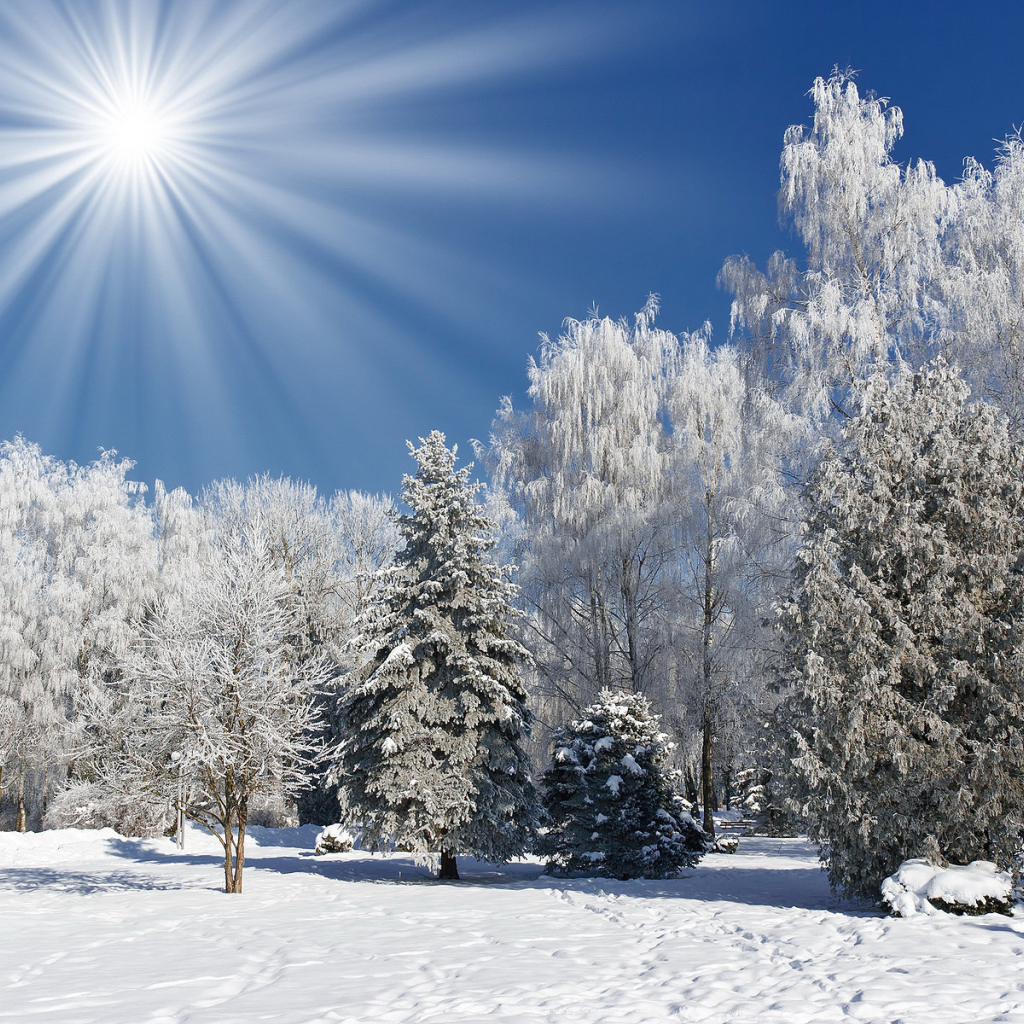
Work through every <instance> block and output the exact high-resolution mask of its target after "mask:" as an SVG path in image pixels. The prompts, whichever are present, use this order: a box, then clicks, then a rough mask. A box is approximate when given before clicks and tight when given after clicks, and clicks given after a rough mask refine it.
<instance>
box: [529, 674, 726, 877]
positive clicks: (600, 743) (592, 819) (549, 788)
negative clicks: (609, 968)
mask: <svg viewBox="0 0 1024 1024" xmlns="http://www.w3.org/2000/svg"><path fill="white" fill-rule="evenodd" d="M554 742H555V753H554V758H553V759H552V762H551V765H550V767H549V768H548V769H547V771H545V773H544V778H543V786H544V795H543V800H544V806H545V809H546V810H547V812H548V816H549V819H550V828H549V830H548V832H547V834H546V835H544V836H543V837H542V839H541V841H540V844H539V847H540V852H541V853H542V854H543V855H544V856H547V857H548V871H549V872H550V873H551V874H557V875H567V874H573V873H577V872H579V873H582V874H588V875H603V876H606V877H609V878H623V879H624V878H668V877H670V876H671V875H674V874H675V873H676V872H678V871H679V870H680V869H681V868H686V867H692V866H693V865H694V864H696V863H697V861H698V860H700V858H701V856H702V855H703V854H704V852H705V849H706V846H707V842H706V837H705V834H704V832H703V831H701V829H700V827H699V826H698V825H697V824H696V823H695V822H694V821H693V819H692V818H691V817H690V815H689V812H688V811H686V810H684V809H683V808H684V806H685V805H681V804H680V803H679V802H678V800H677V798H676V794H675V791H674V788H673V785H672V784H673V782H674V780H675V777H676V775H677V774H678V773H677V772H675V771H673V769H672V768H671V767H670V766H669V763H668V755H669V752H670V750H671V749H672V748H671V745H670V744H669V742H668V737H667V736H666V735H665V734H664V733H663V732H661V731H659V729H658V717H657V716H656V715H654V714H652V712H651V707H650V704H648V702H647V699H646V698H645V697H643V696H642V695H641V694H639V693H625V692H624V693H612V692H611V691H610V690H602V691H601V694H600V697H599V699H598V702H597V703H596V704H592V705H591V706H590V707H588V708H586V709H584V711H583V717H582V719H580V720H579V721H576V722H573V723H572V724H571V725H566V726H562V728H560V729H558V730H557V731H556V732H555V736H554Z"/></svg>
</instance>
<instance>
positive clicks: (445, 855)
mask: <svg viewBox="0 0 1024 1024" xmlns="http://www.w3.org/2000/svg"><path fill="white" fill-rule="evenodd" d="M437 877H438V878H439V879H442V880H445V881H454V882H457V881H458V880H459V869H458V867H457V866H456V864H455V854H453V853H449V852H448V851H447V850H442V851H441V869H440V870H439V871H438V873H437Z"/></svg>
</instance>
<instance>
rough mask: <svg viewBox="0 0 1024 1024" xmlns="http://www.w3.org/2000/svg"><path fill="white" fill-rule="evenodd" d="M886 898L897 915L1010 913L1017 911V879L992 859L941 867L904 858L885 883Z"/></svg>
mask: <svg viewBox="0 0 1024 1024" xmlns="http://www.w3.org/2000/svg"><path fill="white" fill-rule="evenodd" d="M882 902H883V903H886V904H888V906H889V909H890V910H891V911H892V914H893V916H895V917H911V916H913V915H914V914H934V913H936V912H937V911H945V912H946V913H948V914H970V915H978V914H1006V915H1007V916H1009V915H1010V914H1011V913H1012V912H1013V902H1014V901H1013V879H1012V878H1011V877H1010V875H1009V874H1007V873H1006V872H1005V871H1000V870H999V869H998V868H997V867H996V866H995V864H992V863H990V862H989V861H984V860H976V861H974V862H973V863H972V864H967V865H966V866H959V865H956V864H950V865H949V866H948V867H945V868H942V867H937V866H936V865H934V864H931V863H929V862H928V861H927V860H923V859H915V860H907V861H904V862H903V863H902V864H901V865H900V866H899V869H898V870H897V872H896V873H895V874H894V875H890V876H889V877H888V878H887V879H886V880H885V881H884V882H883V883H882Z"/></svg>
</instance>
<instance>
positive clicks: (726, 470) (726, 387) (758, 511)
mask: <svg viewBox="0 0 1024 1024" xmlns="http://www.w3.org/2000/svg"><path fill="white" fill-rule="evenodd" d="M668 408H669V410H670V414H671V424H672V441H673V445H674V465H673V474H672V491H673V494H674V496H675V500H676V501H677V503H678V506H679V516H678V521H679V524H680V526H679V530H680V534H681V536H680V539H679V543H678V548H677V550H678V551H679V563H678V566H679V567H678V570H677V575H676V576H675V585H676V587H677V588H678V597H679V598H680V606H679V618H678V627H677V629H678V642H677V644H676V648H677V650H680V651H683V652H686V654H687V655H688V657H687V658H686V659H685V660H686V662H687V668H688V671H687V681H688V683H689V686H688V687H687V690H688V693H687V694H686V696H688V698H689V703H690V705H691V707H692V708H693V709H694V711H695V712H696V717H697V730H698V731H699V733H700V734H701V737H702V742H701V759H700V760H701V771H700V776H701V806H702V808H703V811H704V821H703V827H704V831H705V832H706V833H708V834H709V835H714V820H713V817H712V811H713V809H714V806H715V789H714V774H715V742H716V739H719V738H721V736H722V734H723V733H724V731H725V730H726V728H727V727H728V724H729V723H730V720H731V721H732V722H735V721H736V720H737V719H739V720H742V719H743V718H744V717H748V716H749V711H750V708H751V707H753V706H755V705H756V703H757V694H756V692H755V691H757V690H758V689H760V687H761V686H762V683H761V679H762V672H761V666H760V661H761V658H760V654H761V651H762V649H763V646H764V643H763V628H762V620H763V618H764V615H765V609H766V608H767V607H769V606H770V604H771V601H772V597H773V595H774V593H775V592H776V590H777V588H778V586H779V583H780V581H781V579H782V577H783V574H784V566H785V564H786V556H787V554H788V550H789V542H790V540H791V537H792V534H793V524H792V522H791V519H790V515H791V504H792V501H791V497H792V496H791V494H790V493H789V491H788V489H787V486H786V479H785V476H784V472H785V468H786V459H787V456H788V455H789V448H790V446H791V445H792V444H794V442H795V441H796V440H797V439H798V438H799V436H800V423H799V421H798V420H797V419H796V418H795V417H792V416H790V415H788V414H787V413H786V412H785V410H784V409H783V408H782V407H781V406H780V405H779V404H778V402H776V401H775V400H774V399H773V398H772V397H771V396H770V395H769V394H768V392H767V390H766V388H765V387H764V386H763V383H762V382H761V381H760V380H759V379H758V377H757V375H756V373H755V371H754V367H753V366H752V365H751V362H750V361H748V360H745V359H744V358H743V356H742V355H741V353H740V352H739V351H738V350H737V349H736V348H734V347H732V346H729V345H723V346H720V347H718V348H716V349H712V348H710V347H709V345H708V341H707V337H706V335H704V334H701V333H695V334H691V335H689V336H687V337H686V339H685V341H684V345H683V351H682V356H681V358H680V360H679V364H678V369H677V372H676V373H675V374H674V375H673V378H672V382H671V388H670V392H669V398H668Z"/></svg>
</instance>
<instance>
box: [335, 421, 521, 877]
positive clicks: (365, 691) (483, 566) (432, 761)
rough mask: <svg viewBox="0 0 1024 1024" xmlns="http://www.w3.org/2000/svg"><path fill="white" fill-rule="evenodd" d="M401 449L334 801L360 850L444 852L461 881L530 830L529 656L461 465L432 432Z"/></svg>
mask: <svg viewBox="0 0 1024 1024" xmlns="http://www.w3.org/2000/svg"><path fill="white" fill-rule="evenodd" d="M410 449H411V451H412V455H413V457H414V458H415V459H416V462H417V465H418V469H417V472H416V475H415V476H406V477H405V478H404V481H403V488H402V498H403V501H404V502H405V504H406V506H407V507H408V509H409V513H408V514H406V515H403V516H401V517H400V518H399V520H398V529H399V532H400V533H401V536H402V538H403V540H404V542H405V545H404V547H403V548H402V549H401V550H400V551H399V552H398V553H397V555H396V556H395V560H394V563H393V565H391V566H389V567H386V568H385V569H383V570H382V571H381V574H380V582H381V590H380V593H379V597H378V598H377V600H376V602H375V603H374V605H372V606H371V608H370V610H369V612H368V613H367V615H366V616H365V618H364V622H363V626H362V633H361V636H360V638H359V647H360V649H361V651H362V654H363V658H364V659H365V660H364V664H363V666H362V667H361V668H360V669H358V670H357V673H356V678H355V680H354V682H353V685H352V689H351V691H350V694H349V696H348V698H347V702H346V706H345V718H346V721H347V725H348V732H349V735H348V738H347V739H346V740H345V742H344V744H343V745H342V748H341V752H340V763H339V766H338V774H339V781H340V794H339V795H340V799H341V804H342V809H343V812H344V813H345V815H346V816H347V817H348V818H349V819H350V820H353V821H361V822H362V825H363V829H364V832H363V835H364V842H365V843H366V845H367V846H368V847H370V848H380V847H382V846H383V847H387V846H388V845H389V844H392V843H393V844H394V845H395V846H396V847H398V848H400V849H407V850H412V851H414V852H416V853H419V854H424V855H436V854H439V855H440V877H441V878H457V877H458V870H457V863H456V857H457V855H458V854H460V853H464V854H469V855H472V856H475V857H480V858H482V859H484V860H488V861H494V862H504V861H507V860H509V859H511V858H512V857H515V856H517V855H518V854H520V853H522V851H523V849H524V848H525V846H526V844H527V842H528V841H529V838H530V836H531V834H532V829H533V825H534V822H535V818H536V795H535V792H534V788H533V783H532V782H531V778H530V765H529V762H528V760H527V757H526V755H525V753H524V752H523V743H524V741H525V740H526V738H527V737H528V735H529V728H530V721H531V716H530V713H529V711H528V710H527V707H526V691H525V689H524V687H523V683H522V679H521V666H522V664H523V663H524V662H525V661H526V660H527V657H528V655H527V652H526V650H525V649H524V648H523V647H522V645H520V644H519V643H518V642H517V641H516V640H515V639H513V637H512V636H511V634H510V622H511V620H512V619H513V617H514V611H513V608H512V605H511V601H512V598H513V595H514V593H515V587H514V586H513V584H511V583H510V582H509V580H508V578H507V574H506V570H505V569H504V568H502V567H501V566H499V565H497V564H496V563H494V562H493V561H491V559H490V558H489V552H490V550H491V549H492V548H493V546H494V539H493V536H492V532H493V529H492V524H491V522H490V520H489V519H488V518H487V517H486V516H485V515H484V514H483V510H482V509H481V507H480V506H479V505H478V504H477V502H476V500H475V493H476V491H477V485H474V484H472V483H470V482H469V471H470V467H468V466H467V467H464V468H462V469H456V468H455V458H456V452H455V450H454V449H449V448H448V447H446V445H445V437H444V435H443V434H442V433H440V432H438V431H434V432H433V433H431V434H430V436H429V437H428V438H426V439H425V440H424V439H422V438H421V439H420V446H419V447H418V448H413V446H412V445H410Z"/></svg>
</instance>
